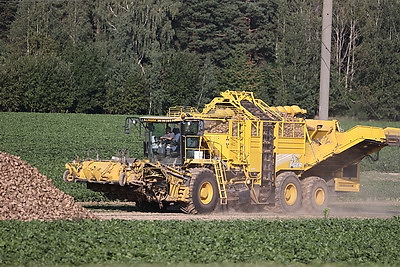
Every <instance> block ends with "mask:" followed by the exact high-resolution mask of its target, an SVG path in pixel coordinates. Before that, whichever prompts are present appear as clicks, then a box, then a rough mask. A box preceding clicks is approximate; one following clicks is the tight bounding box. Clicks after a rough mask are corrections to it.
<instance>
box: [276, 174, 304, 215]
mask: <svg viewBox="0 0 400 267" xmlns="http://www.w3.org/2000/svg"><path fill="white" fill-rule="evenodd" d="M289 189H291V191H292V193H291V194H290V196H289V197H290V199H287V197H288V196H285V191H287V190H289ZM302 198H303V194H302V187H301V183H300V180H299V178H298V177H297V175H296V174H295V173H294V172H284V173H281V174H279V175H278V176H277V177H276V180H275V208H276V210H278V211H283V212H296V211H299V210H300V209H301V205H302ZM292 202H293V203H292Z"/></svg>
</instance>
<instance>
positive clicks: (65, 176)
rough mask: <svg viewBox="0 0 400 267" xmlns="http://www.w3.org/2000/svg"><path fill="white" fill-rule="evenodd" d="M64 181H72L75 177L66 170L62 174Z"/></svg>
mask: <svg viewBox="0 0 400 267" xmlns="http://www.w3.org/2000/svg"><path fill="white" fill-rule="evenodd" d="M63 180H64V182H68V183H72V182H74V181H75V177H74V176H73V175H72V174H71V172H70V171H69V170H66V171H65V172H64V174H63Z"/></svg>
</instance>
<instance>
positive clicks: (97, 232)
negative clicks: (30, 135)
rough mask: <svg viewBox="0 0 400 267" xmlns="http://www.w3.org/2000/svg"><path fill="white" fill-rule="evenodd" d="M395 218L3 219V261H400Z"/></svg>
mask: <svg viewBox="0 0 400 267" xmlns="http://www.w3.org/2000/svg"><path fill="white" fill-rule="evenodd" d="M399 229H400V217H393V218H391V219H364V220H356V219H314V220H275V221H267V220H252V221H209V222H204V221H190V222H182V221H154V222H145V221H121V220H112V221H77V222H71V221H55V222H39V221H33V222H17V221H1V222H0V236H1V239H0V265H41V264H43V265H55V264H63V265H80V264H96V263H102V264H111V263H124V264H132V263H182V262H184V263H185V262H186V263H189V262H191V263H223V262H231V263H237V262H240V263H259V262H274V263H280V264H289V263H290V264H293V263H304V264H309V263H318V264H320V263H347V264H361V263H373V264H392V265H398V264H400V257H399V253H398V252H399V251H400V243H399V242H398V241H399V236H400V232H399Z"/></svg>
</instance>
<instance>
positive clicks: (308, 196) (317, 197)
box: [301, 176, 328, 212]
mask: <svg viewBox="0 0 400 267" xmlns="http://www.w3.org/2000/svg"><path fill="white" fill-rule="evenodd" d="M301 185H302V187H303V207H304V209H305V210H306V211H308V212H322V211H323V210H324V209H325V208H326V207H327V206H328V185H327V184H326V182H325V180H324V179H322V178H319V177H317V176H311V177H307V178H305V179H304V180H303V181H301Z"/></svg>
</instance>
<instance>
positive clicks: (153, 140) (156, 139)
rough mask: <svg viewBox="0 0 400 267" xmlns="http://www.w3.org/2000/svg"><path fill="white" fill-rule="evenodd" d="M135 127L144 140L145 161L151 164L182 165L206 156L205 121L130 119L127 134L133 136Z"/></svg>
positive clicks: (155, 118)
mask: <svg viewBox="0 0 400 267" xmlns="http://www.w3.org/2000/svg"><path fill="white" fill-rule="evenodd" d="M132 125H134V129H136V131H135V133H137V135H138V137H139V136H142V138H143V151H144V157H145V158H147V159H149V160H150V162H153V163H156V162H157V161H158V162H160V163H162V164H164V165H182V164H183V162H184V161H185V160H186V159H195V158H199V157H201V156H202V155H201V154H202V152H201V149H200V146H201V138H200V137H201V136H202V135H203V128H204V127H203V125H204V123H203V121H202V120H199V119H193V118H192V119H182V118H179V117H155V116H151V117H150V116H143V117H137V118H133V117H129V118H127V119H126V121H125V132H126V133H130V131H131V130H132V128H133V127H132Z"/></svg>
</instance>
